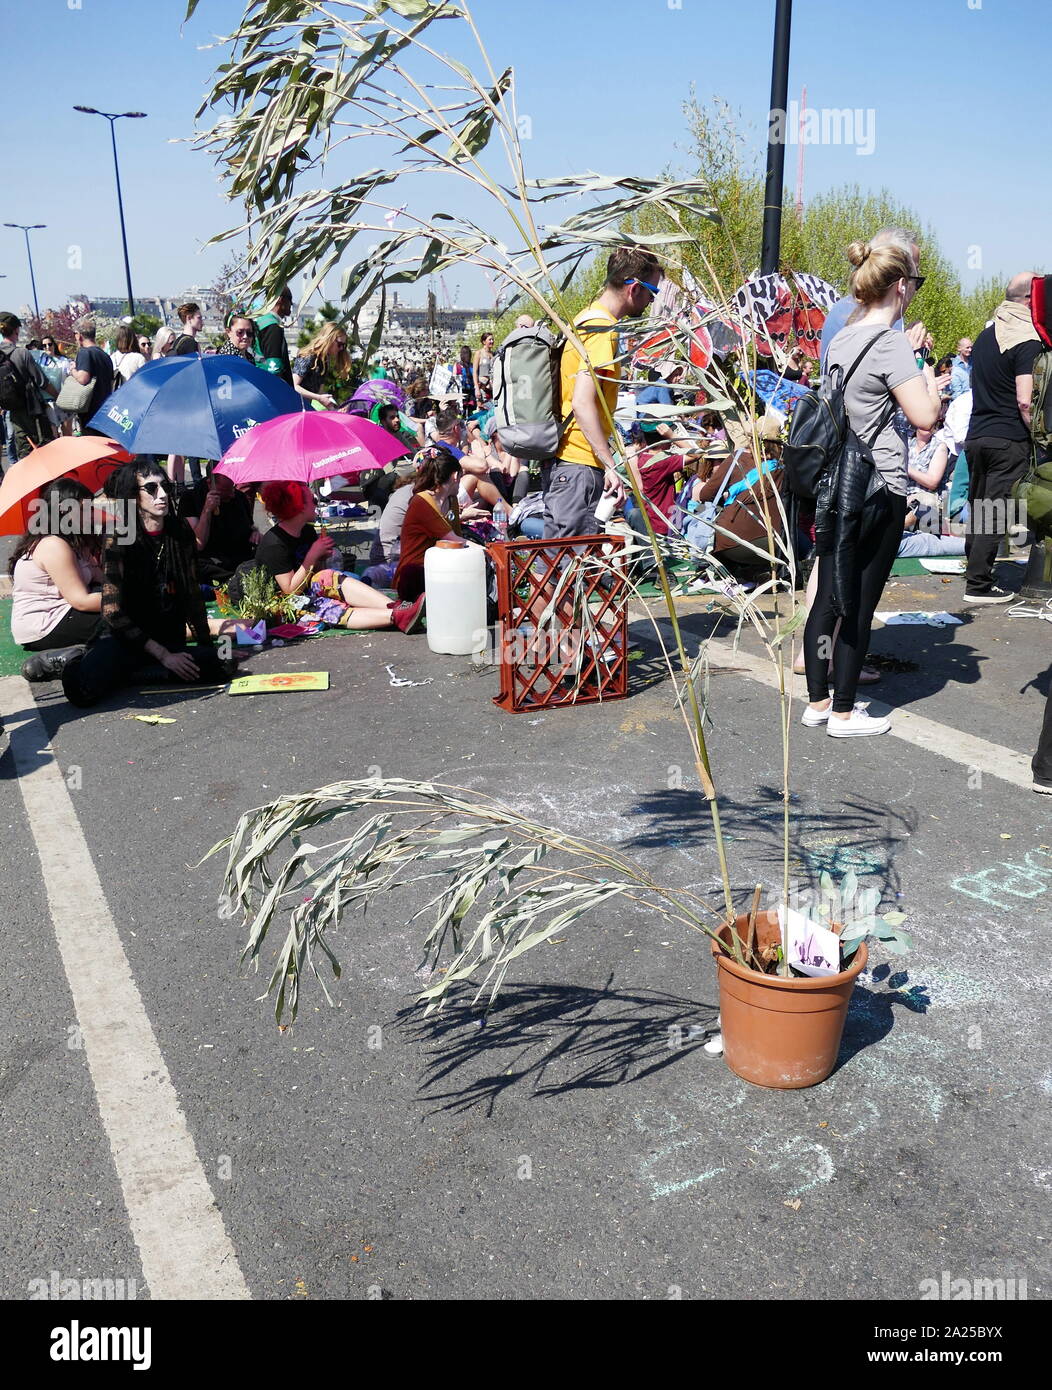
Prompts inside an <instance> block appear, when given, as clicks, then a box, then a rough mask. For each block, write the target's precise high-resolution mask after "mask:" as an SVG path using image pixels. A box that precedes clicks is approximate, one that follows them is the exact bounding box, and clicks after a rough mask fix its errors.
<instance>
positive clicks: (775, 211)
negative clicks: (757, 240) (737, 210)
mask: <svg viewBox="0 0 1052 1390" xmlns="http://www.w3.org/2000/svg"><path fill="white" fill-rule="evenodd" d="M792 19H793V0H777V9H776V10H775V17H774V60H773V62H772V65H771V109H770V113H769V117H768V119H769V120H770V122H771V125H770V126H769V127H768V138H767V186H766V190H765V192H764V199H763V254H762V256H761V263H760V274H761V275H772V274H773V273H774V272H775V271H776V270H777V269H778V253H779V250H780V248H781V241H782V190H783V185H784V174H785V142H786V139H787V137H788V134H789V126H788V120H789V102H788V97H789V31H790V29H791V27H792ZM776 112H777V113H780V119H777V118H776V116H775V113H776ZM776 119H777V129H778V130H779V131H780V138H779V139H777V140H774V139H771V135H772V132H773V129H774V128H775V121H776Z"/></svg>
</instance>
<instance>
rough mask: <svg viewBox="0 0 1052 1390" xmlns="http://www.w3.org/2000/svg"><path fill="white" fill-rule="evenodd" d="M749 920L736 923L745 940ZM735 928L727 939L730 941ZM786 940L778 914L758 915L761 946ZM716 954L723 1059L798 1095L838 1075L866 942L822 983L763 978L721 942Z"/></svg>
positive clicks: (745, 1074)
mask: <svg viewBox="0 0 1052 1390" xmlns="http://www.w3.org/2000/svg"><path fill="white" fill-rule="evenodd" d="M748 923H749V919H748V917H747V916H744V915H743V916H741V917H738V918H737V919H736V920H735V924H734V925H735V930H736V931H737V933H738V935H739V936H740V937H741V939H742V941H743V942H744V941H745V939H746V935H747V932H748ZM729 930H730V929H729V928H728V927H724V929H723V931H722V932H721V933H720V936H721V937H722V938H723V940H725V941H728V942H729V940H730V937H729V935H728V933H729ZM778 940H779V932H778V914H777V913H776V912H760V913H757V916H756V943H757V946H758V947H760V948H762V947H764V946H766V945H768V944H769V943H771V942H776V941H778ZM712 953H713V955H714V956H715V957H716V968H717V972H718V975H719V982H720V1017H721V1026H722V1028H723V1056H724V1058H725V1059H726V1062H727V1065H728V1066H729V1067H730V1069H731V1071H733V1072H734V1073H735V1074H736V1075H737V1076H740V1077H741V1078H742V1079H743V1080H744V1081H751V1082H752V1083H753V1085H754V1086H772V1087H775V1088H777V1089H778V1090H795V1089H797V1088H799V1087H802V1086H815V1085H817V1084H818V1082H819V1081H824V1080H825V1079H826V1077H827V1076H828V1075H829V1073H830V1072H831V1071H832V1070H833V1067H834V1065H835V1063H836V1058H837V1052H838V1051H839V1049H840V1038H841V1035H842V1034H843V1031H844V1021H845V1019H846V1018H847V1007H848V1004H849V1002H850V1000H851V994H852V992H853V990H854V988H855V981H856V980H857V979H858V977H859V975H860V974H861V973H862V971H863V970H864V969H865V968H866V961H867V960H868V958H869V956H868V952H867V950H866V943H865V942H864V941H863V942H861V943H860V944H859V947H858V949H857V951H856V952H855V954H854V956H853V957H852V959H851V964H850V965H849V966H848V968H847V969H846V970H842V971H841V972H840V974H839V975H829V976H826V977H824V978H821V979H804V978H799V977H796V976H793V977H791V978H789V979H785V978H783V977H782V976H780V975H760V974H758V973H757V972H756V971H755V970H747V969H745V967H744V966H741V965H738V963H737V962H736V961H735V960H734V959H733V958H732V957H731V956H726V955H724V954H723V952H722V951H721V950H720V948H719V946H718V945H717V944H716V942H715V941H714V942H713V943H712Z"/></svg>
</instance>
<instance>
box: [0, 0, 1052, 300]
mask: <svg viewBox="0 0 1052 1390" xmlns="http://www.w3.org/2000/svg"><path fill="white" fill-rule="evenodd" d="M77 3H78V0H37V3H36V4H29V5H19V6H17V7H15V6H13V5H10V6H7V7H5V9H6V13H5V17H4V36H5V72H6V74H7V77H8V81H9V83H12V84H13V86H12V90H10V91H9V93H8V98H7V101H6V102H5V125H6V129H5V139H4V146H5V151H6V157H5V167H4V177H3V212H4V215H3V217H2V218H0V221H15V222H44V223H47V229H46V230H45V231H42V232H35V233H33V237H34V241H33V250H34V268H35V271H36V278H37V288H38V292H39V298H40V302H41V307H44V306H45V305H56V304H58V303H62V302H65V300H66V299H67V298H68V296H69V295H70V294H71V293H74V292H77V291H83V292H85V293H87V294H89V295H102V294H120V293H122V291H123V284H124V274H123V264H122V259H121V251H120V236H119V230H118V225H117V214H116V199H115V193H114V186H113V168H112V158H111V154H110V145H109V134H108V126H107V124H106V122H105V121H103V120H101V119H100V118H98V117H88V116H83V115H79V114H77V113H75V112H73V110H72V106H73V104H74V103H79V104H81V105H88V106H96V107H99V108H101V109H104V110H111V111H112V110H143V111H146V112H148V113H149V119H148V120H144V121H122V122H119V123H118V127H117V129H118V139H119V144H120V155H121V176H122V182H123V186H124V201H125V212H126V218H127V225H128V239H129V247H130V254H131V261H132V276H133V282H134V288H135V292H136V294H137V295H142V294H158V293H162V294H177V293H179V292H180V291H181V290H183V289H186V288H187V287H189V286H190V285H192V284H207V283H208V282H209V280H210V279H211V278H212V275H213V274H214V273H215V271H216V269H217V268H218V266H219V264H220V263H221V262H222V261H223V260H224V259H226V256H227V254H228V252H227V251H225V250H224V248H212V249H210V250H208V251H204V252H202V251H201V250H200V248H201V246H202V244H203V243H204V242H205V241H206V240H207V238H208V237H209V236H210V235H212V234H213V233H215V232H217V231H219V230H221V229H222V228H224V227H225V226H228V225H230V224H231V223H232V222H233V221H235V220H236V215H235V214H236V209H235V208H234V207H233V206H232V205H229V204H227V203H226V201H225V199H224V198H223V197H222V193H221V190H220V188H219V185H218V182H217V179H216V171H215V169H214V167H213V165H212V163H211V161H210V160H209V158H208V157H207V156H206V155H204V154H202V153H199V152H197V151H194V150H193V149H191V148H190V146H189V145H186V144H175V143H170V141H172V140H175V139H178V138H179V137H185V136H188V135H190V134H191V133H192V131H193V126H194V112H195V110H196V108H197V106H198V105H199V104H200V101H201V98H202V95H203V93H204V92H205V91H206V90H207V88H208V85H209V75H210V73H211V71H212V69H213V67H214V66H215V64H216V62H218V61H220V54H219V53H218V52H217V51H212V52H202V51H200V45H203V44H207V43H209V42H211V41H212V37H213V36H214V35H215V34H219V33H223V32H229V31H230V30H231V29H232V28H233V27H235V25H236V23H237V21H238V19H239V17H240V14H241V11H242V6H241V4H240V3H239V0H201V4H200V6H199V8H198V12H197V14H196V15H195V17H194V18H193V20H191V21H190V22H189V23H188V24H187V25H185V26H183V23H182V17H183V14H184V10H185V6H184V4H183V0H149V2H148V3H146V4H140V5H134V4H132V5H129V4H128V3H127V0H79V5H80V7H79V8H76V6H77ZM71 6H72V8H71ZM473 9H474V13H475V16H476V19H477V22H478V24H479V28H480V30H481V31H482V34H483V37H484V39H485V40H486V42H487V45H488V47H489V49H490V52H491V56H492V57H493V60H494V63H495V66H497V67H498V68H499V67H501V66H504V65H505V64H509V63H510V64H513V65H514V66H515V68H516V72H517V82H518V92H519V98H518V100H519V110H520V112H521V113H523V114H526V115H528V116H529V117H530V119H531V122H532V138H531V139H530V140H529V141H528V142H527V143H526V144H525V151H526V158H527V163H528V170H529V172H530V173H532V174H536V175H538V176H548V175H553V174H558V173H565V172H571V171H573V172H579V171H582V170H586V169H594V170H598V171H601V172H607V173H637V174H652V173H657V172H658V171H660V169H661V168H662V167H663V166H664V165H665V164H666V163H668V162H669V161H670V160H671V161H673V162H677V163H678V162H681V161H682V160H683V159H684V153H683V149H682V147H683V143H684V140H685V129H684V122H683V117H682V104H683V102H684V100H686V98H687V97H688V95H689V92H690V87H691V84H692V83H693V84H694V85H695V86H696V88H697V92H698V96H699V98H701V99H703V100H704V99H707V98H708V97H710V96H712V95H720V96H722V97H724V98H726V99H727V100H728V101H729V102H730V103H731V104H732V105H733V106H734V107H736V108H741V109H742V111H743V112H744V114H745V115H746V117H747V119H748V120H749V121H750V122H751V124H752V126H753V130H754V134H755V136H756V138H757V139H758V140H759V139H761V138H762V136H763V133H764V131H765V127H766V111H767V105H768V99H769V83H770V58H771V39H772V30H773V18H774V0H737V3H735V4H732V5H728V4H727V3H726V2H725V0H531V3H528V4H520V5H515V4H512V3H510V2H509V0H476V3H475V5H474V7H473ZM795 11H796V12H795V14H794V22H793V48H792V60H791V67H790V84H789V85H790V95H791V97H794V98H796V99H798V98H799V96H800V90H801V87H802V86H804V85H806V87H807V100H808V106H810V107H817V108H821V107H832V108H844V107H850V108H852V109H854V108H859V109H861V110H864V111H872V113H873V114H872V117H871V118H869V119H872V121H873V122H874V125H873V127H872V131H873V135H874V137H875V138H874V142H873V143H874V149H873V152H872V153H871V154H869V155H862V154H859V153H857V152H856V150H855V149H854V148H853V147H849V146H846V145H842V144H841V145H832V144H829V145H824V146H823V145H812V146H808V147H807V149H806V170H805V197H806V196H808V195H809V194H813V193H815V192H818V191H820V190H822V189H824V188H828V187H830V186H831V185H835V184H840V183H844V182H852V183H859V184H861V185H862V186H863V188H869V189H873V190H876V189H879V188H880V187H882V186H886V187H888V188H889V189H890V190H891V191H892V192H893V194H894V195H895V196H896V197H898V198H899V199H900V200H901V201H903V202H905V203H907V204H910V205H912V206H914V207H916V208H917V209H918V211H919V213H920V217H921V220H922V222H926V223H930V224H931V225H932V226H933V227H934V228H935V230H936V232H937V233H938V235H939V238H940V241H941V244H942V247H943V250H944V252H945V253H946V254H947V255H948V256H949V258H950V259H951V260H952V261H953V262H954V263H955V264H956V265H957V266H958V267H959V269H960V271H961V274H962V278H963V279H964V282H965V284H966V285H968V284H971V283H972V282H974V280H975V279H976V278H977V274H978V273H1000V272H1004V273H1010V272H1014V271H1016V270H1020V269H1027V268H1030V267H1031V266H1032V265H1039V266H1045V265H1046V264H1047V263H1048V262H1049V260H1050V258H1049V256H1048V254H1047V251H1046V247H1047V245H1048V236H1049V232H1048V229H1049V227H1050V226H1052V187H1050V182H1049V180H1048V178H1047V176H1046V175H1045V174H1044V173H1043V172H1042V171H1043V170H1044V169H1046V168H1047V153H1046V151H1045V150H1044V149H1043V148H1040V147H1039V144H1038V142H1039V141H1041V140H1042V139H1043V132H1045V131H1046V129H1047V116H1046V113H1045V111H1044V110H1043V99H1044V95H1045V93H1044V90H1043V85H1044V84H1043V83H1042V82H1041V81H1039V80H1038V78H1037V75H1036V74H1037V72H1038V70H1039V69H1038V68H1035V66H1034V63H1033V59H1032V54H1033V52H1034V50H1035V46H1038V47H1039V46H1040V42H1041V38H1042V35H1043V34H1044V33H1045V32H1046V31H1047V22H1048V9H1047V0H1011V3H1010V0H924V3H923V4H918V3H917V0H912V3H911V2H910V0H883V3H881V4H880V5H879V6H878V5H874V4H872V3H866V0H843V3H831V0H797V4H796V6H795ZM351 148H352V149H353V146H352V147H351ZM796 156H797V151H796V148H795V147H791V148H790V149H789V150H788V151H787V156H786V179H787V183H788V184H789V186H790V188H792V187H794V186H795V179H796ZM356 164H357V160H356ZM345 169H346V171H347V172H351V170H352V165H351V163H350V162H349V161H348V163H347V164H346V166H345ZM463 210H464V211H466V212H469V214H470V211H471V209H470V208H468V207H465V208H464V209H463ZM479 210H480V209H479V208H478V207H476V208H475V211H476V212H477V211H479ZM71 247H79V248H80V256H81V261H82V265H81V268H80V269H71V268H70V267H69V265H68V261H69V259H70V256H71V252H70V250H69V248H71ZM972 247H978V248H980V256H981V271H975V270H972V269H969V268H968V256H969V248H972ZM72 254H74V255H75V254H76V253H72ZM972 258H973V259H975V257H974V253H973V256H972ZM802 269H806V267H802ZM0 274H4V275H6V277H7V278H6V279H5V280H0V301H2V303H3V304H4V305H10V306H12V307H16V308H17V307H18V306H20V305H22V304H25V303H27V302H28V300H29V284H28V274H27V269H26V258H25V249H24V241H23V238H22V234H21V233H20V232H14V231H10V230H7V229H5V228H2V227H0ZM447 282H448V284H449V287H450V290H451V291H452V290H453V289H454V287H455V286H456V285H458V284H459V286H460V295H459V299H460V302H462V303H468V302H474V303H479V304H481V303H485V302H487V300H488V291H487V287H486V285H485V282H484V280H483V279H482V277H481V276H480V274H479V273H478V272H477V271H471V270H466V271H463V272H461V273H460V274H453V273H451V274H449V275H447ZM327 288H328V289H329V290H330V292H334V291H335V290H336V288H337V278H336V276H335V275H334V276H332V277H331V279H330V282H329V283H328V285H327ZM423 293H424V289H423V287H414V289H413V290H411V291H410V293H409V294H408V296H407V297H408V298H410V299H412V300H414V301H415V302H419V301H420V300H421V299H422V296H423Z"/></svg>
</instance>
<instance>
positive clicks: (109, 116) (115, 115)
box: [73, 106, 146, 318]
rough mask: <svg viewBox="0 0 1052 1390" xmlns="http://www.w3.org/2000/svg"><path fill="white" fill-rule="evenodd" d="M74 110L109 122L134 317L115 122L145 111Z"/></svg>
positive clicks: (138, 117) (137, 116)
mask: <svg viewBox="0 0 1052 1390" xmlns="http://www.w3.org/2000/svg"><path fill="white" fill-rule="evenodd" d="M73 110H74V111H83V113H84V114H85V116H103V117H104V118H105V119H106V120H107V121H109V123H110V140H111V142H112V144H113V173H114V176H115V177H116V180H117V211H118V212H119V213H120V219H121V245H122V246H123V248H124V278H125V283H126V284H127V286H128V313H129V314H130V315H131V316H132V317H133V318H134V317H135V298H134V296H133V295H132V282H131V264H130V263H129V261H128V237H127V234H126V232H125V230H124V200H123V198H122V197H121V171H120V166H119V164H118V163H117V135H116V129H115V127H116V123H117V122H118V121H120V120H123V119H124V118H127V119H128V120H131V121H141V120H142V119H143V118H144V117H145V115H146V112H145V111H117V112H110V111H96V110H95V108H94V106H74V108H73Z"/></svg>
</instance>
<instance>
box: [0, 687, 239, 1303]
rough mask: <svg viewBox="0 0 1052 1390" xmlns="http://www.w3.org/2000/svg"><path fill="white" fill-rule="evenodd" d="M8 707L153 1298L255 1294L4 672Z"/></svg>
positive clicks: (54, 784)
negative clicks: (243, 1269)
mask: <svg viewBox="0 0 1052 1390" xmlns="http://www.w3.org/2000/svg"><path fill="white" fill-rule="evenodd" d="M0 716H2V717H3V721H4V725H5V728H6V730H7V732H8V734H9V735H10V738H11V754H12V756H13V758H14V762H15V769H16V771H17V773H18V783H19V787H20V788H21V791H22V799H23V801H24V802H25V807H26V815H27V817H28V820H29V826H30V830H31V831H32V834H33V839H34V842H35V844H36V848H37V853H38V855H39V856H40V868H41V873H42V875H43V880H44V887H45V889H46V891H47V899H48V906H49V908H50V911H51V920H52V922H53V923H54V927H55V935H56V937H57V939H58V946H59V951H60V953H61V956H62V964H63V967H64V969H65V972H66V979H67V980H68V981H69V987H70V991H71V993H72V995H73V1005H74V1008H75V1010H76V1017H77V1022H78V1023H79V1025H80V1028H81V1032H82V1035H83V1040H84V1050H85V1053H86V1056H87V1061H88V1067H89V1070H90V1072H91V1079H92V1082H93V1084H94V1086H95V1094H96V1097H97V1099H98V1104H99V1112H100V1114H101V1116H102V1123H103V1126H104V1128H105V1130H106V1135H107V1137H108V1139H109V1142H110V1148H111V1149H112V1151H113V1159H114V1163H115V1164H116V1168H117V1177H118V1179H119V1181H120V1185H121V1191H122V1192H123V1195H124V1202H125V1205H126V1207H127V1209H128V1217H129V1221H130V1225H131V1232H132V1235H133V1237H134V1239H135V1243H136V1245H137V1246H138V1247H139V1254H140V1256H141V1258H142V1270H143V1274H144V1275H145V1277H146V1281H147V1283H148V1284H149V1286H150V1296H151V1298H154V1299H161V1298H164V1299H190V1298H194V1299H196V1298H204V1299H247V1298H251V1297H252V1295H251V1293H250V1292H249V1289H248V1286H247V1285H246V1283H245V1280H244V1276H243V1275H242V1273H241V1269H240V1268H239V1266H238V1262H237V1256H236V1254H235V1253H234V1247H233V1246H232V1245H231V1243H230V1238H229V1237H228V1235H227V1233H226V1229H225V1227H224V1225H223V1218H222V1216H221V1215H220V1213H219V1211H218V1210H217V1208H216V1205H215V1197H214V1196H213V1194H212V1190H211V1188H210V1187H209V1185H208V1179H207V1178H206V1177H205V1173H204V1169H203V1168H202V1167H201V1162H200V1159H199V1158H198V1155H197V1150H196V1149H195V1147H194V1141H193V1139H192V1138H191V1136H190V1131H189V1128H188V1126H187V1123H186V1117H185V1116H184V1114H183V1111H182V1108H181V1107H180V1104H179V1098H178V1096H177V1095H176V1092H175V1087H174V1086H173V1085H172V1079H171V1077H170V1076H169V1074H168V1068H167V1066H166V1065H165V1061H164V1058H163V1056H162V1055H161V1049H160V1047H159V1046H158V1043H157V1039H156V1037H155V1036H154V1032H153V1029H152V1028H151V1026H150V1020H149V1018H148V1017H147V1015H146V1010H145V1008H144V1007H143V1002H142V996H141V995H140V994H139V990H138V987H137V986H136V984H135V980H134V979H133V977H132V973H131V967H130V965H129V963H128V958H127V956H126V955H125V954H124V948H123V946H122V945H121V940H120V936H119V935H118V933H117V927H116V925H115V923H114V921H113V917H112V916H111V915H110V910H109V907H108V906H107V903H106V898H105V895H104V894H103V891H102V884H101V883H100V882H99V877H98V874H97V873H96V871H95V865H94V863H93V861H92V858H91V853H90V851H89V850H88V846H87V844H86V842H85V840H84V835H83V832H82V831H81V828H80V822H79V821H78V819H77V813H76V811H75V809H74V807H73V801H72V798H71V797H70V794H69V789H68V787H67V786H66V783H65V781H64V780H63V778H62V774H61V772H60V771H59V768H58V764H57V763H56V761H55V756H54V752H53V751H52V749H51V745H50V743H49V741H48V736H47V731H46V730H45V728H44V725H43V723H42V722H41V719H40V716H39V714H38V713H37V709H36V704H35V702H34V700H33V696H32V692H31V690H30V688H29V686H28V685H27V684H26V682H25V681H24V680H23V679H22V678H21V677H20V676H5V677H2V678H0Z"/></svg>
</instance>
